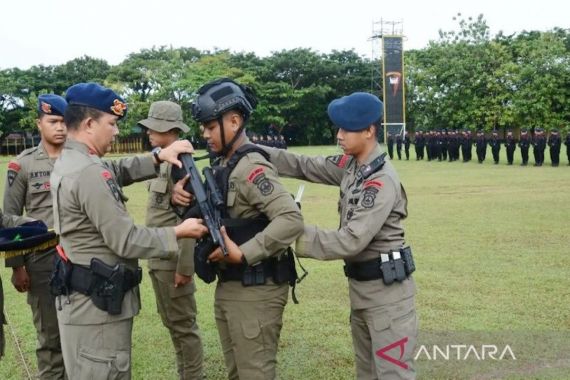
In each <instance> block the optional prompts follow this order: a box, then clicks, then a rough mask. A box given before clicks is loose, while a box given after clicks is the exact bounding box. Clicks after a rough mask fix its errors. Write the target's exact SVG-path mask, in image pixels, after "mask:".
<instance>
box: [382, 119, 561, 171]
mask: <svg viewBox="0 0 570 380" xmlns="http://www.w3.org/2000/svg"><path fill="white" fill-rule="evenodd" d="M411 144H414V146H415V151H416V160H423V159H424V158H425V155H427V160H428V161H449V162H452V161H459V160H460V155H461V159H462V161H463V162H469V161H471V160H472V158H473V157H472V147H473V145H475V152H476V154H477V161H478V162H479V163H480V164H482V163H483V162H484V161H485V158H486V155H487V146H490V147H491V153H492V155H493V161H494V163H495V165H497V164H499V157H500V151H501V146H502V145H504V146H505V148H506V151H507V164H508V165H512V164H513V159H514V154H515V151H516V149H517V146H518V147H519V149H520V150H521V157H522V163H521V165H522V166H526V165H528V162H529V151H530V148H531V147H532V153H533V156H534V166H542V165H543V164H544V152H545V151H546V147H547V146H548V147H549V153H550V162H551V165H552V166H558V165H559V164H560V150H561V147H562V136H561V135H560V132H559V131H558V129H552V130H551V131H550V134H549V135H548V137H547V136H546V133H545V131H544V129H542V128H536V129H534V133H533V134H531V133H530V132H529V131H528V130H527V129H525V128H523V129H521V131H520V136H519V138H518V139H517V138H516V137H515V136H514V135H513V131H511V130H508V131H507V133H506V136H505V137H504V138H501V137H499V132H498V131H497V130H494V131H493V132H492V134H491V136H490V137H487V136H485V133H484V132H483V131H482V130H478V131H477V133H476V135H475V136H473V133H472V132H471V131H470V130H467V129H466V130H463V131H462V132H459V131H457V130H450V131H447V130H445V129H443V130H430V131H427V132H424V131H422V130H417V131H416V132H415V133H414V139H413V141H412V139H411V137H410V134H409V133H408V131H405V132H404V134H403V135H402V134H401V133H393V132H388V135H387V140H386V145H387V147H388V155H389V156H390V158H391V159H393V158H394V146H395V147H396V155H397V156H398V159H399V160H401V159H402V147H403V148H404V154H405V157H406V160H409V159H410V145H411ZM564 144H565V145H566V155H567V157H568V165H570V132H569V133H567V135H566V137H565V140H564Z"/></svg>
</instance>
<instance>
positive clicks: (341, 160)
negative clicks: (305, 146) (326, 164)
mask: <svg viewBox="0 0 570 380" xmlns="http://www.w3.org/2000/svg"><path fill="white" fill-rule="evenodd" d="M349 158H350V156H349V155H348V154H339V155H337V156H328V157H327V160H328V161H330V162H332V163H333V164H335V165H336V166H338V167H339V168H341V169H342V168H344V167H345V166H346V163H347V162H348V159H349Z"/></svg>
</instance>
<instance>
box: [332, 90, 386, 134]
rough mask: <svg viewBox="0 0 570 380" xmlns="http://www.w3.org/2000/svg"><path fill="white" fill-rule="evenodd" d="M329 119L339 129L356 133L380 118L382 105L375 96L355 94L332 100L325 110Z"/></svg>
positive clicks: (362, 93) (365, 93) (363, 93)
mask: <svg viewBox="0 0 570 380" xmlns="http://www.w3.org/2000/svg"><path fill="white" fill-rule="evenodd" d="M327 113H328V115H329V118H330V119H331V121H332V122H333V123H334V125H336V126H337V127H339V128H342V129H344V130H345V131H350V132H356V131H361V130H363V129H366V128H368V127H369V126H370V125H371V124H373V123H375V122H377V121H378V120H380V119H381V118H382V114H383V104H382V102H381V101H380V99H378V97H377V96H374V95H372V94H369V93H367V92H355V93H353V94H350V95H348V96H343V97H342V98H339V99H335V100H333V101H332V102H331V103H330V104H329V107H328V109H327Z"/></svg>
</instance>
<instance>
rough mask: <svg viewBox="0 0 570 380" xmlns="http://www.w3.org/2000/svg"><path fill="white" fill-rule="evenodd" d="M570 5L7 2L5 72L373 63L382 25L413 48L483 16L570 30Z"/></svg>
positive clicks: (502, 25)
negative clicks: (389, 24)
mask: <svg viewBox="0 0 570 380" xmlns="http://www.w3.org/2000/svg"><path fill="white" fill-rule="evenodd" d="M569 4H570V2H569V1H568V0H565V1H562V0H538V1H537V0H533V1H528V0H523V1H501V0H468V1H466V0H455V1H451V0H449V1H448V0H440V1H437V0H431V1H425V0H424V1H420V0H394V1H385V0H321V1H311V0H282V1H272V0H264V1H263V0H233V1H230V0H178V1H177V0H154V1H148V0H141V1H132V0H113V1H109V0H91V1H84V0H2V2H1V3H0V69H4V68H8V67H20V68H23V69H25V68H28V67H30V66H32V65H39V64H44V65H53V64H61V63H64V62H66V61H68V60H70V59H73V58H77V57H80V56H83V55H89V56H92V57H97V58H103V59H105V60H107V61H108V62H109V63H110V64H117V63H119V62H121V61H122V60H123V59H124V58H125V57H126V55H127V54H129V53H131V52H135V51H138V50H140V49H142V48H150V47H152V46H161V45H168V46H173V47H180V46H187V47H195V48H198V49H200V50H206V49H207V50H213V49H214V48H220V49H230V50H231V51H234V52H237V51H247V52H255V53H256V54H257V55H259V56H267V55H269V54H271V52H273V51H280V50H283V49H293V48H296V47H304V48H312V49H313V50H315V51H319V52H322V53H328V52H330V51H332V50H345V49H354V50H355V51H356V52H357V53H358V54H360V55H361V56H364V57H371V53H372V45H371V42H370V41H369V37H370V36H371V35H372V30H373V22H375V21H380V19H384V20H397V21H398V20H402V21H403V30H404V35H405V36H406V38H407V39H406V42H405V45H404V46H405V48H408V49H412V48H422V47H424V46H426V45H427V43H428V41H430V40H437V38H438V30H439V29H443V30H451V29H456V25H457V24H456V22H454V21H452V18H453V16H454V15H455V14H457V13H458V12H461V13H462V15H463V16H465V17H467V16H473V17H474V18H475V17H476V16H477V15H478V14H480V13H483V15H484V16H485V19H486V20H487V24H488V25H489V26H490V27H491V33H492V34H495V33H496V32H498V31H499V30H503V31H504V32H505V33H509V34H510V33H513V32H519V31H522V30H549V29H552V28H553V27H554V26H558V27H562V28H569V27H570V5H569Z"/></svg>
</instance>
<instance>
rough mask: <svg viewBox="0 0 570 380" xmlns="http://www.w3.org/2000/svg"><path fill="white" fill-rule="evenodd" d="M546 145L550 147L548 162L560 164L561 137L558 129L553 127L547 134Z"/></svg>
mask: <svg viewBox="0 0 570 380" xmlns="http://www.w3.org/2000/svg"><path fill="white" fill-rule="evenodd" d="M548 146H549V147H550V162H551V163H552V166H558V165H559V164H560V147H561V146H562V139H561V138H560V134H559V133H558V129H556V128H553V129H552V130H551V131H550V136H548Z"/></svg>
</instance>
